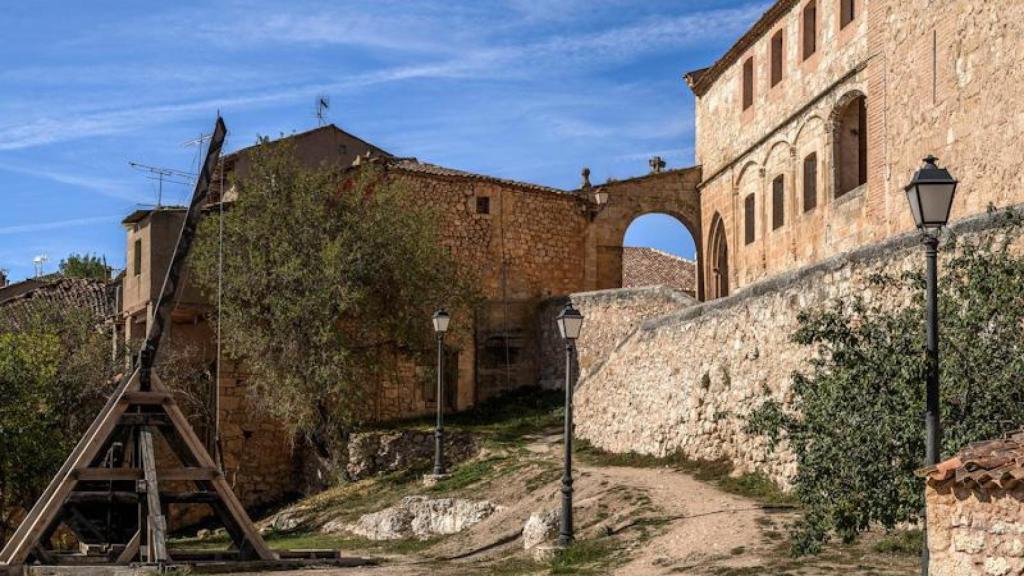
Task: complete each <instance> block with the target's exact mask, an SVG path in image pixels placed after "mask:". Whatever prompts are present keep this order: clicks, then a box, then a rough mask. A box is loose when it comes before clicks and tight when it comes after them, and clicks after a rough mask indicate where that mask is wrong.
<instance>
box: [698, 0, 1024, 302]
mask: <svg viewBox="0 0 1024 576" xmlns="http://www.w3.org/2000/svg"><path fill="white" fill-rule="evenodd" d="M1022 17H1024V4H1021V3H1020V2H980V1H977V0H955V1H950V2H900V1H898V0H779V1H777V2H775V4H774V5H772V7H771V8H770V9H769V10H768V11H767V12H766V13H765V14H764V16H762V17H761V19H759V20H758V21H757V23H755V24H754V26H753V27H752V28H751V29H750V30H749V31H748V32H747V33H746V34H744V35H743V36H742V37H740V38H739V40H738V41H737V42H736V44H735V45H733V46H732V48H730V49H729V50H728V51H727V52H726V53H725V54H724V55H723V56H722V57H721V58H720V59H719V60H718V61H717V62H715V63H714V64H712V65H711V66H710V67H708V68H705V69H702V70H698V71H694V72H690V73H689V74H686V81H687V83H688V84H689V86H690V87H691V88H692V90H693V92H694V94H695V95H696V97H697V105H696V127H697V137H696V157H697V162H698V163H699V164H700V168H701V182H700V185H699V189H700V199H701V206H700V216H701V227H700V230H702V231H703V233H702V234H701V246H702V248H703V255H704V257H703V258H702V263H701V265H702V268H703V272H704V275H705V277H706V278H707V282H706V288H705V290H704V291H703V292H702V294H703V296H704V298H706V299H712V298H716V297H719V296H723V295H726V294H728V293H730V292H732V291H735V290H736V289H738V288H742V287H744V286H747V285H750V284H751V283H753V282H756V281H758V280H761V279H764V278H767V277H771V276H773V275H775V274H778V273H780V272H784V271H787V270H791V269H794V268H797V267H800V266H804V265H808V264H813V263H815V262H818V261H821V260H823V259H826V258H828V257H830V256H833V255H836V254H839V253H841V252H845V251H848V250H851V249H853V248H856V247H859V246H864V245H868V244H873V243H876V242H879V241H882V240H884V239H886V238H888V237H891V236H893V235H895V234H898V233H900V232H903V231H907V230H909V229H911V228H912V221H911V218H910V214H909V211H908V209H907V207H906V199H905V198H904V195H903V192H902V186H903V185H904V184H905V183H906V181H908V180H909V176H910V174H911V173H912V171H913V170H914V169H915V168H916V167H917V166H919V164H920V158H921V157H923V156H924V155H926V154H928V153H933V154H935V155H936V156H938V157H940V159H941V161H942V163H943V165H945V166H946V167H948V168H949V169H950V170H951V172H952V173H953V174H956V175H957V176H958V177H959V178H961V180H963V181H964V182H969V183H970V185H969V187H965V188H962V191H961V193H960V194H959V195H958V197H957V200H956V204H955V206H954V208H953V214H952V216H953V219H958V218H963V217H965V216H969V215H972V214H977V213H980V212H983V211H984V210H985V209H986V207H987V206H988V205H989V204H990V203H993V204H995V205H997V206H1006V205H1008V204H1011V203H1016V202H1019V201H1020V199H1021V192H1020V188H1019V186H1018V185H1017V181H1016V179H1015V178H1014V177H1013V175H1012V173H1011V171H1010V170H1008V168H1009V167H1010V166H1013V165H1014V164H1015V163H1016V159H1015V158H1013V154H1012V150H1013V149H1014V146H1013V141H1014V140H1015V137H1016V134H1017V133H1019V132H1020V130H1021V129H1022V128H1024V114H1022V113H1021V111H1020V107H1019V102H1018V98H1017V97H1016V94H1017V93H1018V91H1017V90H1014V89H1012V88H1011V87H1019V86H1020V85H1021V81H1022V79H1024V78H1022V76H1024V73H1022V72H1021V68H1020V66H1018V61H1019V59H1020V57H1021V56H1022V52H1024V48H1022V42H1021V38H1022V34H1024V30H1022V24H1021V22H1022V20H1021V19H1022ZM694 232H695V236H696V235H697V234H698V233H699V232H698V231H694Z"/></svg>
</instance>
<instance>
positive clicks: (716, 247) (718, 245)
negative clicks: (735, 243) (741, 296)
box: [707, 214, 729, 300]
mask: <svg viewBox="0 0 1024 576" xmlns="http://www.w3.org/2000/svg"><path fill="white" fill-rule="evenodd" d="M708 262H709V264H710V265H709V267H708V272H710V274H709V276H710V278H709V279H710V282H708V288H707V290H708V295H707V296H708V298H707V299H708V300H711V299H714V298H721V297H723V296H728V295H729V245H728V242H727V241H726V234H725V223H724V222H723V221H722V218H721V216H719V215H718V214H715V216H714V217H713V218H712V219H711V234H710V235H709V237H708Z"/></svg>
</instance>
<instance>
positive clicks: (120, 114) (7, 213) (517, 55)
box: [0, 0, 769, 279]
mask: <svg viewBox="0 0 1024 576" xmlns="http://www.w3.org/2000/svg"><path fill="white" fill-rule="evenodd" d="M768 5H769V2H768V1H767V0H753V1H751V0H736V1H710V0H688V1H685V2H683V1H679V0H675V1H661V0H635V1H625V0H507V1H504V2H491V1H478V0H473V1H468V0H466V1H463V2H455V1H451V0H446V1H441V0H415V1H412V0H409V1H401V2H399V1H388V0H377V1H374V2H367V1H365V0H362V1H358V2H356V1H347V0H346V1H334V2H306V1H302V0H297V1H291V2H287V3H280V2H269V1H266V2H244V3H243V2H219V3H214V2H204V3H200V2H188V1H181V2H159V3H158V2H112V1H104V0H96V1H90V2H88V3H86V2H48V1H32V2H11V3H6V4H5V6H4V17H3V18H2V19H0V38H3V42H2V43H0V268H4V269H7V270H8V271H9V272H10V275H11V276H12V278H14V279H20V278H24V277H26V276H30V275H31V274H32V273H33V269H32V258H33V257H34V256H36V255H38V254H47V255H49V257H50V262H49V264H48V265H47V270H48V271H52V270H54V269H55V268H56V265H57V262H59V260H60V259H61V258H62V257H64V256H65V255H66V254H68V253H70V252H90V253H96V254H100V255H106V257H107V259H108V261H109V262H110V263H111V264H112V265H114V266H115V267H123V266H124V233H123V230H122V229H121V227H120V225H119V221H120V219H121V218H123V217H124V216H125V215H126V214H128V213H129V212H131V211H132V210H134V209H136V208H138V207H140V206H144V205H147V204H152V203H153V202H155V198H156V185H155V182H153V181H150V180H148V179H146V175H145V174H143V173H141V172H137V171H134V170H132V169H131V168H130V167H129V166H128V162H129V161H131V160H134V161H137V162H142V163H145V164H150V165H156V166H163V167H169V168H176V169H181V170H189V169H190V168H193V169H194V166H195V154H196V151H195V148H190V147H187V146H184V145H183V143H184V142H186V141H187V140H190V139H192V138H195V137H196V136H197V135H198V134H199V133H200V132H202V131H204V130H208V129H209V127H210V126H211V124H212V121H213V118H214V117H215V115H216V113H217V111H218V110H219V111H220V112H221V114H223V116H224V118H225V120H226V122H227V124H228V128H229V130H230V134H229V138H228V143H227V148H228V149H235V148H241V147H244V146H247V145H250V144H252V143H253V141H254V140H255V139H256V137H257V136H258V135H269V136H277V135H280V134H282V133H284V134H288V133H291V132H293V131H303V130H307V129H309V128H313V127H315V126H316V119H315V117H314V102H315V99H316V97H317V95H319V94H327V95H329V96H330V98H331V103H332V107H331V110H330V111H329V113H328V114H329V115H328V119H329V121H331V122H334V123H336V124H338V125H339V126H341V127H342V128H344V129H346V130H348V131H350V132H352V133H354V134H357V135H359V136H360V137H362V138H364V139H366V140H369V141H370V142H373V143H375V144H377V145H379V146H381V147H383V148H384V149H386V150H388V151H390V152H393V153H395V154H399V155H402V156H415V157H417V158H419V159H420V160H423V161H427V162H433V163H437V164H442V165H446V166H450V167H453V168H459V169H463V170H471V171H477V172H482V173H485V174H492V175H496V176H502V177H508V178H515V179H520V180H526V181H531V182H537V183H541V184H547V185H550V186H556V187H561V188H574V187H576V186H577V185H578V183H579V173H580V170H581V168H582V167H584V166H589V167H590V168H591V170H592V178H591V179H592V181H594V182H595V183H600V182H604V181H605V179H607V178H608V177H615V178H625V177H629V176H635V175H639V174H643V173H645V172H646V171H647V159H648V158H649V157H650V156H652V155H655V154H657V155H661V156H662V157H664V158H665V159H666V161H667V162H668V165H669V167H670V168H673V167H680V166H685V165H690V164H691V163H692V162H693V96H692V94H691V93H690V92H689V90H688V89H687V88H686V86H685V83H684V82H683V80H682V79H681V76H682V74H683V73H684V72H686V71H689V70H692V69H695V68H699V67H702V66H706V65H708V64H709V63H711V62H713V61H714V60H715V59H716V58H717V57H718V56H720V55H721V54H722V53H723V52H724V51H725V50H726V49H728V47H729V46H730V45H731V43H732V42H734V41H735V40H736V39H737V38H738V37H739V35H740V34H742V33H743V32H744V31H745V30H746V28H747V27H748V26H749V25H750V24H752V23H753V22H754V21H755V20H756V19H757V18H758V17H759V16H760V15H761V14H762V13H763V12H764V10H766V9H767V7H768ZM190 192H191V190H190V189H189V188H187V187H184V186H174V185H170V186H165V188H164V202H165V203H175V202H177V203H180V202H183V201H185V200H186V199H187V198H186V197H187V194H188V193H190ZM627 242H628V243H630V244H638V245H649V246H655V247H658V248H661V249H663V250H667V251H671V252H675V253H679V254H682V255H686V256H691V257H692V255H693V245H692V241H691V240H690V239H689V238H687V237H686V234H684V233H683V231H682V229H681V228H680V226H679V225H678V224H676V223H675V222H674V221H672V220H671V219H669V218H667V217H662V218H658V217H654V218H647V219H645V220H644V221H643V222H639V223H637V224H636V225H635V226H633V227H631V229H630V231H629V233H628V234H627Z"/></svg>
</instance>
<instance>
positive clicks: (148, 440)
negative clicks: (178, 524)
mask: <svg viewBox="0 0 1024 576" xmlns="http://www.w3.org/2000/svg"><path fill="white" fill-rule="evenodd" d="M139 449H140V450H139V451H140V452H141V453H142V470H143V473H144V475H145V479H146V508H147V509H148V510H149V524H150V527H151V529H152V531H153V537H152V539H150V541H149V542H148V544H149V550H150V552H151V554H150V558H149V561H150V562H156V563H163V562H166V561H167V521H166V520H165V519H164V515H163V508H162V507H161V506H160V485H159V482H158V480H157V474H156V451H155V450H154V449H153V431H152V430H151V429H149V428H146V429H144V430H142V431H140V432H139Z"/></svg>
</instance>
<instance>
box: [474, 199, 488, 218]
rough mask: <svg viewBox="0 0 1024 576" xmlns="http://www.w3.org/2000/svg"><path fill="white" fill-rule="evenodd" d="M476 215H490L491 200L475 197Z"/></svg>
mask: <svg viewBox="0 0 1024 576" xmlns="http://www.w3.org/2000/svg"><path fill="white" fill-rule="evenodd" d="M476 213H477V214H490V213H491V199H490V198H489V197H487V196H477V199H476Z"/></svg>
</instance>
